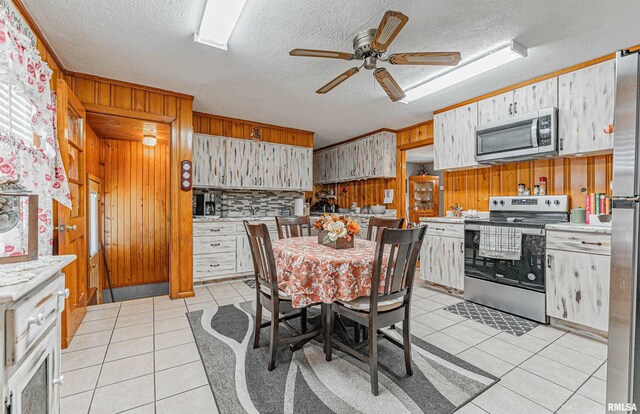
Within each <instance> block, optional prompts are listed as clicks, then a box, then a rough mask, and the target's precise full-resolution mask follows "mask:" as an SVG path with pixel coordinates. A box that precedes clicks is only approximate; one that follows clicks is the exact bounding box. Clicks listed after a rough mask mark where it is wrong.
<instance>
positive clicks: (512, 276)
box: [464, 195, 569, 323]
mask: <svg viewBox="0 0 640 414" xmlns="http://www.w3.org/2000/svg"><path fill="white" fill-rule="evenodd" d="M567 210H568V203H567V196H566V195H557V196H530V197H491V198H490V199H489V219H488V220H470V219H467V220H466V221H465V225H464V230H465V231H464V233H465V241H464V273H465V276H464V298H465V300H468V301H470V302H475V303H479V304H481V305H485V306H488V307H491V308H495V309H499V310H502V311H505V312H509V313H512V314H515V315H518V316H522V317H525V318H528V319H532V320H535V321H538V322H542V323H547V321H548V318H547V315H546V297H545V292H546V283H545V270H546V267H547V266H548V265H549V264H548V263H547V257H546V232H545V225H547V224H550V223H562V222H567V221H569V214H568V212H567ZM492 227H499V228H502V229H505V228H506V230H505V233H507V232H509V231H511V232H512V233H514V231H513V230H510V229H516V231H515V233H517V235H518V237H515V236H514V240H515V242H517V243H520V245H519V246H516V247H518V248H519V251H520V254H519V255H517V254H516V255H515V256H516V259H514V258H513V256H514V255H513V252H507V253H509V254H508V255H507V254H505V255H504V256H503V258H495V257H494V255H490V256H491V257H488V256H489V255H486V253H485V254H484V255H483V254H482V253H483V252H482V249H481V243H480V239H481V236H482V235H481V232H485V233H486V234H488V233H494V232H493V231H492V230H493V229H492ZM499 234H501V233H499ZM492 237H493V236H492Z"/></svg>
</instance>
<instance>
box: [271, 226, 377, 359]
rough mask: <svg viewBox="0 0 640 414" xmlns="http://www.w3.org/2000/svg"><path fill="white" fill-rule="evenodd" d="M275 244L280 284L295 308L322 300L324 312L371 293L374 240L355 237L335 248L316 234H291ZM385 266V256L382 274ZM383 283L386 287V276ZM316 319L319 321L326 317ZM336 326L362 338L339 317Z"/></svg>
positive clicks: (353, 339) (344, 334)
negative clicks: (344, 245) (340, 303)
mask: <svg viewBox="0 0 640 414" xmlns="http://www.w3.org/2000/svg"><path fill="white" fill-rule="evenodd" d="M272 248H273V255H274V259H275V265H276V270H277V275H278V288H279V289H280V290H282V291H283V292H285V293H286V294H287V295H288V296H289V297H290V298H291V302H292V305H293V307H294V308H303V307H306V306H309V305H313V304H320V305H321V306H322V313H323V314H324V313H325V312H328V309H329V306H330V304H331V303H333V302H336V301H351V300H354V299H356V298H358V297H361V296H370V295H371V285H372V279H371V278H372V275H373V263H374V258H375V250H376V243H375V242H372V241H369V240H363V239H358V238H356V239H354V246H353V247H352V248H346V249H335V248H333V247H330V246H325V245H323V244H320V243H318V237H317V236H311V237H291V238H286V239H279V240H274V241H273V242H272ZM385 256H386V255H385ZM385 269H386V260H383V264H382V274H384V271H385ZM380 283H381V286H380V291H383V289H384V278H381V281H380ZM320 319H322V318H320ZM316 322H317V323H316V324H317V325H319V324H321V323H322V322H323V321H322V320H320V321H316ZM336 328H337V330H338V332H337V333H338V334H339V335H340V336H341V337H342V338H343V339H345V340H347V341H348V342H351V343H353V342H357V341H358V340H359V330H358V329H354V337H351V335H350V334H349V333H348V332H347V329H346V328H347V327H346V326H345V324H344V323H342V322H341V321H340V320H337V321H336ZM305 342H306V341H305ZM301 345H302V344H299V345H298V346H296V348H299V347H300V346H301Z"/></svg>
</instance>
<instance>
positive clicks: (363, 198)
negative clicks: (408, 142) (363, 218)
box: [314, 178, 398, 208]
mask: <svg viewBox="0 0 640 414" xmlns="http://www.w3.org/2000/svg"><path fill="white" fill-rule="evenodd" d="M345 187H346V188H347V192H346V193H345V192H343V191H342V188H345ZM388 188H391V189H395V188H396V179H395V178H372V179H370V180H360V181H348V182H344V183H338V184H326V185H316V186H314V192H317V191H320V190H324V191H329V190H330V189H331V190H334V191H335V194H336V196H337V197H338V199H337V200H336V202H337V203H338V206H339V207H340V208H349V207H351V203H353V202H354V201H355V202H356V203H358V206H359V207H364V206H367V205H369V206H373V205H375V204H382V201H383V200H384V190H385V189H388ZM394 191H395V190H394ZM397 199H398V198H397V197H394V199H393V203H392V204H387V208H396V201H397ZM314 201H317V199H315V197H314Z"/></svg>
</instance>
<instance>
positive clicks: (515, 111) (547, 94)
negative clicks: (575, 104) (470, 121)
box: [478, 77, 558, 125]
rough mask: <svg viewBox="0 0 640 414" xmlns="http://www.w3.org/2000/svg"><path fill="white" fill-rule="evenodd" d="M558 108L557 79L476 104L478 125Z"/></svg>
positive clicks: (524, 87)
mask: <svg viewBox="0 0 640 414" xmlns="http://www.w3.org/2000/svg"><path fill="white" fill-rule="evenodd" d="M557 106H558V78H555V77H554V78H550V79H547V80H544V81H541V82H537V83H533V84H531V85H527V86H523V87H522V88H518V89H514V90H512V91H508V92H505V93H502V94H500V95H496V96H492V97H490V98H487V99H483V100H481V101H479V102H478V125H484V124H487V123H489V122H496V121H502V120H504V119H507V118H512V117H517V116H519V115H524V114H527V113H530V112H535V111H538V110H540V109H544V108H549V107H557Z"/></svg>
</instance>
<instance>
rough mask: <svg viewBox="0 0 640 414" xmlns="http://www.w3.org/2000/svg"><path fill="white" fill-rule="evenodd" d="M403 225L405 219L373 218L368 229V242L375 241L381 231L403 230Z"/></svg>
mask: <svg viewBox="0 0 640 414" xmlns="http://www.w3.org/2000/svg"><path fill="white" fill-rule="evenodd" d="M403 224H404V219H403V218H399V219H392V218H382V217H371V218H370V219H369V227H368V228H367V240H371V241H375V237H376V235H377V234H378V232H379V231H380V229H401V228H402V225H403ZM374 230H375V231H374Z"/></svg>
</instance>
